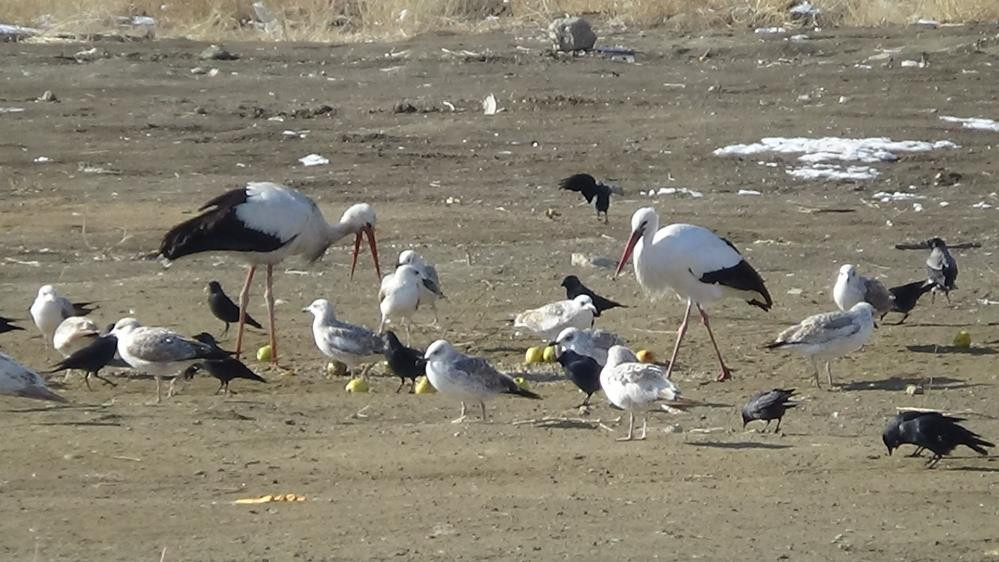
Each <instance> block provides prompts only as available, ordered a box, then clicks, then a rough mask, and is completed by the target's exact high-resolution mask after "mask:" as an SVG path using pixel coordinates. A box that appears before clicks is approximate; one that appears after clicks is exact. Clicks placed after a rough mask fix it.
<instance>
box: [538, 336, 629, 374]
mask: <svg viewBox="0 0 999 562" xmlns="http://www.w3.org/2000/svg"><path fill="white" fill-rule="evenodd" d="M555 344H556V345H560V346H562V347H564V348H565V349H571V350H572V351H574V352H576V353H578V354H580V355H584V356H586V357H590V358H592V359H593V360H594V361H596V362H597V363H598V364H599V365H600V366H601V367H603V366H604V365H605V364H606V363H607V350H609V349H610V348H611V347H613V346H615V345H625V344H626V342H625V341H624V339H623V338H621V336H619V335H617V334H615V333H614V332H609V331H607V330H586V329H583V330H580V329H579V328H566V329H564V330H562V331H561V332H559V334H558V337H557V338H555Z"/></svg>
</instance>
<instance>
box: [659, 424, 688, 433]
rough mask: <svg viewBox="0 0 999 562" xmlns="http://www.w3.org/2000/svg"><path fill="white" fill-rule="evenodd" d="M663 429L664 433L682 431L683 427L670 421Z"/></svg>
mask: <svg viewBox="0 0 999 562" xmlns="http://www.w3.org/2000/svg"><path fill="white" fill-rule="evenodd" d="M663 431H665V432H666V433H683V428H682V427H680V424H678V423H671V424H669V425H667V426H666V428H665V429H664V430H663Z"/></svg>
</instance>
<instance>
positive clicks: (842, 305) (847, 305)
mask: <svg viewBox="0 0 999 562" xmlns="http://www.w3.org/2000/svg"><path fill="white" fill-rule="evenodd" d="M894 300H895V297H893V296H892V294H891V292H890V291H888V289H886V288H885V286H884V284H883V283H882V282H881V281H878V280H877V279H873V278H871V277H864V276H863V275H860V274H859V273H857V268H856V267H854V266H852V265H850V264H844V265H843V266H841V267H840V268H839V275H838V276H837V277H836V284H835V285H834V286H833V301H834V302H835V303H836V306H838V307H839V309H840V310H850V309H851V308H853V305H855V304H857V303H858V302H866V303H870V305H871V306H873V307H874V310H875V312H877V313H878V314H880V315H882V316H883V315H885V314H887V313H889V312H891V309H892V307H893V306H894V302H893V301H894Z"/></svg>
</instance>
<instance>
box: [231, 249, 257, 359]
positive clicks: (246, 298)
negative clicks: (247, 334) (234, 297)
mask: <svg viewBox="0 0 999 562" xmlns="http://www.w3.org/2000/svg"><path fill="white" fill-rule="evenodd" d="M255 271H257V266H255V265H251V266H250V267H249V269H247V270H246V282H245V283H243V290H242V291H240V292H239V327H238V328H237V329H236V359H239V353H240V351H242V349H243V329H244V328H245V326H246V305H247V304H248V303H249V302H250V282H251V281H253V273H254V272H255Z"/></svg>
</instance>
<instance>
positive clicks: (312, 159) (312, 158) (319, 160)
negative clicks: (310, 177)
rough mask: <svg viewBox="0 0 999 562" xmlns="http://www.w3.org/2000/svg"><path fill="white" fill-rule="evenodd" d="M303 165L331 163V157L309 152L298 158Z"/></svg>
mask: <svg viewBox="0 0 999 562" xmlns="http://www.w3.org/2000/svg"><path fill="white" fill-rule="evenodd" d="M298 161H299V162H301V163H302V165H303V166H324V165H326V164H329V163H330V159H329V158H326V157H325V156H320V155H318V154H309V155H308V156H303V157H301V158H299V159H298Z"/></svg>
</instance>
